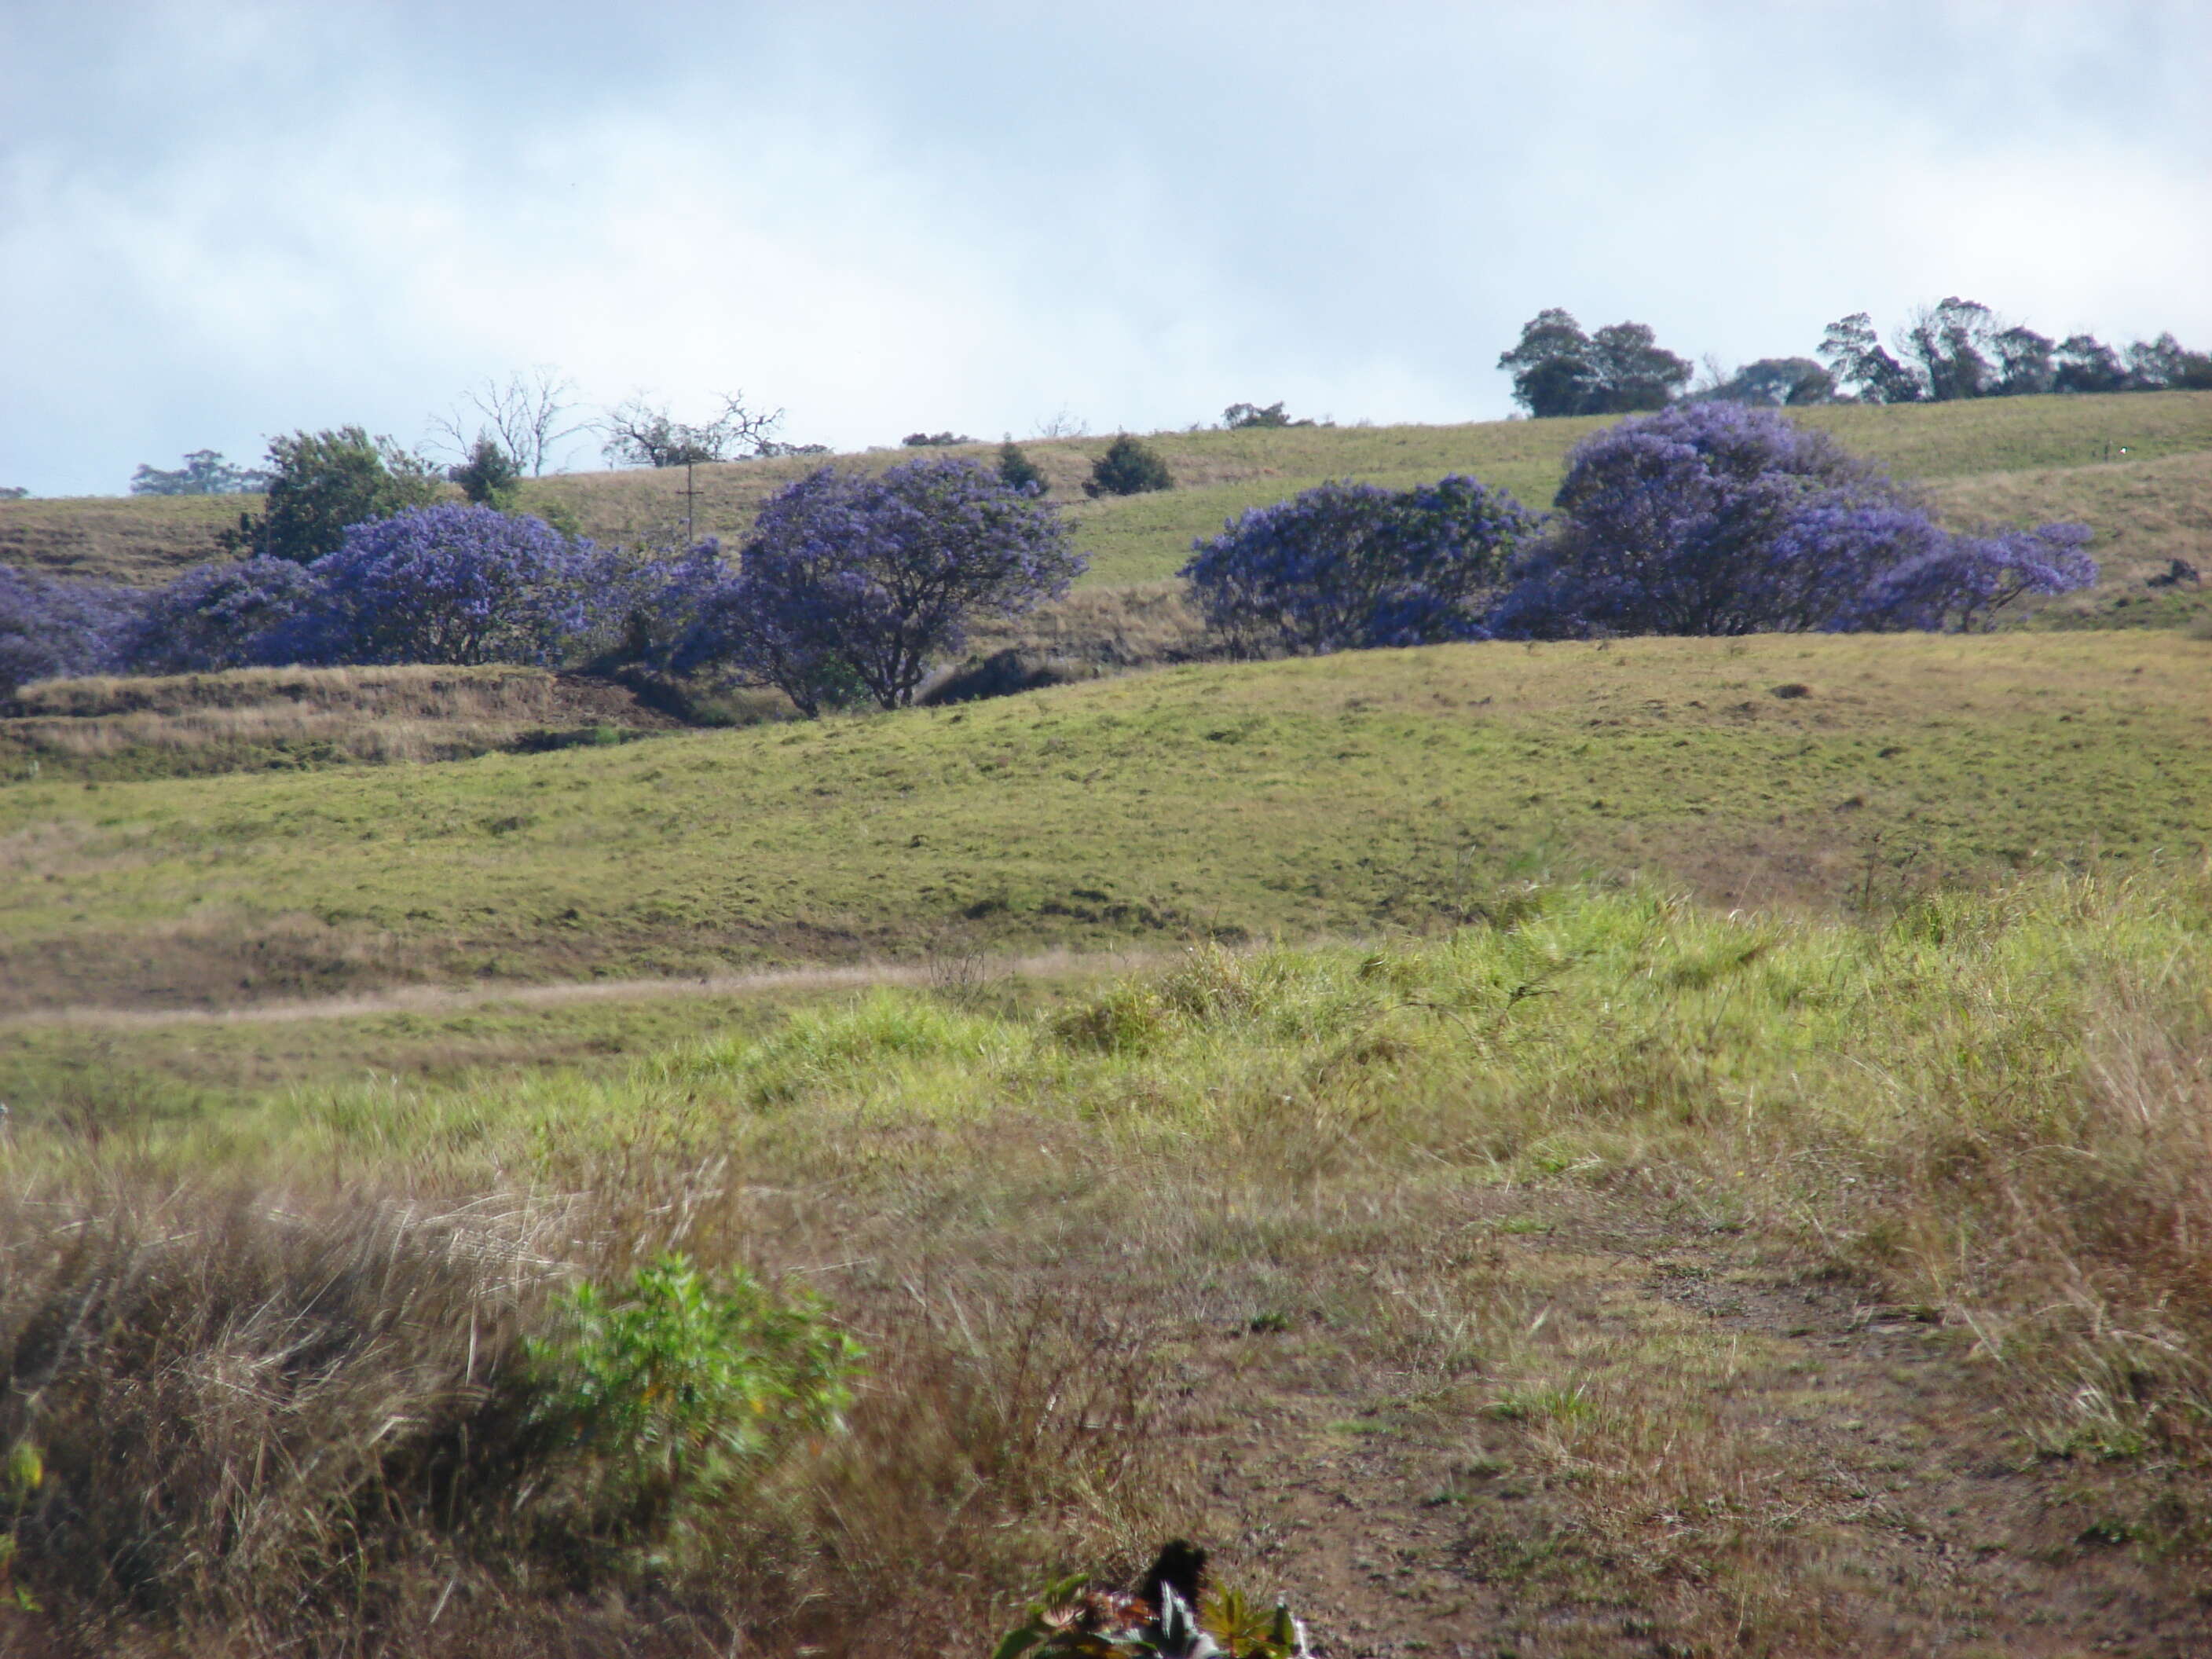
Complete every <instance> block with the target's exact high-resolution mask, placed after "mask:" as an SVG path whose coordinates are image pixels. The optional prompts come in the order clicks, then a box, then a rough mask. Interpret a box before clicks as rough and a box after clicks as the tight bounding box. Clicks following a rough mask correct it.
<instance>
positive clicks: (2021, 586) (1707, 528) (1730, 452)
mask: <svg viewBox="0 0 2212 1659" xmlns="http://www.w3.org/2000/svg"><path fill="white" fill-rule="evenodd" d="M1554 505H1555V507H1557V508H1558V513H1557V516H1556V517H1555V518H1554V520H1553V525H1552V529H1551V532H1550V533H1549V534H1548V535H1547V536H1546V537H1545V538H1543V539H1542V540H1541V542H1539V543H1536V544H1532V546H1531V547H1530V549H1529V550H1528V552H1527V553H1526V554H1525V555H1524V556H1522V559H1521V560H1520V561H1519V562H1518V563H1517V564H1516V567H1515V569H1514V572H1513V575H1514V582H1513V585H1512V586H1511V588H1510V591H1509V592H1507V593H1506V595H1505V597H1504V599H1502V600H1501V601H1500V603H1499V605H1498V607H1497V609H1496V611H1493V613H1492V617H1491V619H1490V621H1491V626H1492V629H1494V630H1495V631H1496V632H1497V633H1498V634H1499V635H1503V636H1506V637H1521V638H1553V639H1558V638H1572V637H1576V636H1579V635H1589V634H1592V633H1611V634H1749V633H1758V632H1767V631H1779V632H1790V631H1802V630H1807V629H1829V630H1836V629H1877V628H1942V629H1959V628H1967V627H1978V626H1982V625H1984V624H1986V623H1987V622H1988V621H1989V619H1990V616H1991V614H1992V613H1993V612H1994V611H1996V610H1997V609H1999V608H2001V607H2002V605H2006V604H2008V603H2010V602H2011V601H2013V600H2015V599H2019V598H2021V596H2023V595H2025V594H2028V593H2059V592H2068V591H2069V590H2071V589H2073V588H2076V587H2081V586H2087V584H2088V583H2089V582H2091V581H2093V580H2095V579H2096V565H2095V563H2094V562H2093V561H2092V560H2091V559H2090V558H2089V557H2088V556H2087V555H2086V554H2085V553H2083V552H2082V550H2081V549H2082V547H2083V545H2084V544H2086V542H2087V538H2088V532H2087V531H2086V530H2084V529H2082V528H2081V526H2069V525H2047V526H2044V527H2043V528H2041V529H2039V530H2036V531H1999V532H1985V533H1982V534H1977V535H1968V536H1960V535H1954V534H1952V533H1950V532H1946V531H1944V530H1943V529H1942V528H1941V527H1940V526H1937V525H1936V523H1935V522H1934V521H1933V520H1931V519H1930V518H1929V516H1928V514H1927V513H1926V511H1925V510H1924V509H1923V507H1920V506H1919V505H1918V504H1917V502H1916V501H1914V500H1913V499H1912V498H1911V495H1909V493H1907V492H1906V491H1905V489H1902V488H1901V487H1900V486H1899V485H1898V484H1896V483H1893V482H1892V481H1891V479H1890V478H1889V477H1887V474H1885V473H1884V472H1883V471H1881V469H1880V468H1878V467H1876V466H1875V465H1873V464H1872V463H1870V462H1868V461H1865V460H1862V459H1859V458H1857V457H1856V456H1854V455H1851V454H1850V453H1848V452H1847V451H1845V450H1844V448H1843V447H1841V446H1840V445H1838V444H1837V443H1836V442H1835V441H1834V440H1833V439H1832V438H1830V437H1828V436H1827V435H1826V434H1825V433H1821V432H1816V431H1814V430H1812V429H1810V428H1805V427H1801V426H1799V425H1797V424H1796V422H1793V421H1791V420H1790V418H1789V417H1788V416H1784V415H1783V414H1782V413H1781V412H1780V411H1779V410H1772V409H1759V408H1751V407H1746V406H1744V405H1742V404H1729V403H1701V404H1685V405H1681V406H1678V407H1676V408H1674V409H1669V410H1663V411H1662V412H1661V413H1659V414H1656V415H1651V416H1644V417H1640V418H1634V419H1630V420H1626V421H1623V422H1620V423H1619V424H1618V425H1616V426H1613V427H1610V428H1607V429H1606V430H1604V431H1602V432H1598V433H1594V434H1592V435H1590V436H1589V437H1587V438H1585V439H1583V441H1581V442H1580V443H1579V444H1577V445H1576V447H1574V448H1573V450H1571V452H1569V454H1568V458H1567V476H1566V479H1565V483H1562V484H1561V485H1560V487H1559V495H1558V498H1557V500H1556V501H1555V502H1554Z"/></svg>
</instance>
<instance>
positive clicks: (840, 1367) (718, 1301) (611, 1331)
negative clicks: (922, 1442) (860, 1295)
mask: <svg viewBox="0 0 2212 1659" xmlns="http://www.w3.org/2000/svg"><path fill="white" fill-rule="evenodd" d="M562 1315H563V1318H562V1324H563V1326H564V1328H563V1329H562V1331H561V1332H560V1334H557V1335H556V1336H553V1337H551V1338H545V1339H533V1340H531V1341H530V1342H529V1343H528V1345H527V1352H528V1358H529V1359H530V1361H531V1364H532V1366H533V1367H534V1368H535V1370H536V1372H537V1375H536V1378H535V1389H534V1392H535V1394H536V1396H537V1407H538V1409H537V1414H538V1419H539V1420H540V1422H541V1423H542V1424H543V1425H546V1426H547V1427H548V1428H550V1430H551V1431H554V1432H555V1434H556V1436H557V1437H562V1438H566V1439H568V1441H569V1442H570V1443H571V1445H572V1446H573V1448H574V1449H575V1450H576V1451H577V1452H579V1453H580V1455H581V1457H582V1460H583V1462H584V1464H585V1467H586V1469H587V1471H588V1476H587V1479H588V1480H589V1483H590V1486H591V1488H592V1497H593V1498H595V1499H596V1503H595V1505H594V1506H595V1507H597V1508H598V1509H599V1510H600V1511H601V1512H602V1514H603V1515H606V1516H611V1517H621V1518H623V1519H625V1520H626V1521H627V1523H628V1529H629V1530H631V1531H632V1532H634V1533H636V1534H646V1533H650V1532H651V1531H653V1530H655V1529H657V1528H659V1526H660V1525H662V1524H664V1523H665V1522H668V1521H669V1520H671V1519H672V1518H673V1517H674V1516H676V1514H677V1513H678V1511H679V1510H682V1509H683V1508H684V1507H685V1506H686V1505H687V1504H690V1503H691V1502H693V1501H694V1500H698V1499H703V1498H708V1497H709V1496H711V1495H712V1494H714V1493H715V1492H723V1491H726V1490H727V1489H728V1488H729V1487H730V1486H731V1485H732V1482H733V1481H735V1480H741V1479H742V1478H743V1477H744V1475H745V1474H747V1473H748V1472H749V1471H750V1470H755V1469H757V1468H758V1466H760V1465H761V1464H763V1463H764V1462H766V1461H767V1460H769V1458H771V1457H773V1456H775V1455H776V1454H777V1453H779V1452H781V1451H782V1450H784V1449H787V1447H788V1446H789V1445H791V1444H792V1443H793V1442H795V1441H798V1440H800V1439H802V1438H804V1437H819V1436H823V1435H827V1434H829V1433H830V1432H832V1431H836V1429H838V1428H839V1427H841V1426H842V1422H843V1416H844V1413H845V1410H846V1408H847V1407H848V1406H849V1405H850V1404H851V1403H852V1393H851V1389H849V1388H848V1379H850V1378H851V1377H853V1376H855V1375H856V1374H857V1373H858V1372H859V1370H860V1362H861V1359H862V1358H863V1353H862V1350H861V1348H860V1345H859V1344H858V1343H856V1342H854V1340H853V1339H852V1338H851V1337H850V1336H849V1335H848V1334H845V1333H844V1332H843V1331H842V1330H840V1329H839V1328H837V1327H836V1325H835V1324H834V1323H833V1322H831V1319H830V1317H829V1310H828V1309H827V1308H826V1307H825V1306H824V1305H823V1303H822V1302H821V1300H820V1299H819V1298H818V1297H815V1296H814V1295H813V1294H812V1293H811V1291H804V1290H797V1289H785V1290H781V1291H771V1290H770V1289H769V1288H768V1287H766V1286H764V1285H762V1284H761V1283H760V1281H759V1280H758V1279H755V1278H754V1277H753V1276H752V1275H751V1274H750V1273H746V1272H744V1270H743V1269H738V1270H735V1271H733V1272H732V1273H729V1274H727V1275H726V1276H724V1277H723V1278H721V1279H719V1280H717V1279H711V1278H709V1277H708V1276H707V1275H704V1274H702V1273H700V1272H699V1270H698V1269H697V1268H696V1267H693V1266H692V1264H691V1263H690V1261H688V1260H687V1259H686V1258H685V1257H684V1256H682V1255H664V1256H662V1257H660V1258H659V1260H657V1261H654V1262H653V1263H652V1264H651V1265H650V1266H648V1267H642V1268H640V1269H639V1270H638V1272H637V1273H636V1275H635V1278H634V1279H632V1280H631V1281H630V1283H629V1285H626V1286H624V1287H623V1289H622V1290H621V1291H619V1292H617V1293H615V1294H610V1293H609V1292H608V1291H605V1290H603V1289H602V1288H601V1287H600V1286H599V1285H593V1284H589V1283H586V1284H583V1285H577V1286H576V1287H575V1288H574V1290H573V1291H570V1292H569V1293H568V1297H567V1305H566V1307H565V1308H564V1309H563V1310H562Z"/></svg>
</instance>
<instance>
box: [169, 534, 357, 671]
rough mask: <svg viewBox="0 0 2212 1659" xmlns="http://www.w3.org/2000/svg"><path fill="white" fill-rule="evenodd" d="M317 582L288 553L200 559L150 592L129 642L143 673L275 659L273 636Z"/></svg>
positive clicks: (309, 599) (310, 599) (311, 596)
mask: <svg viewBox="0 0 2212 1659" xmlns="http://www.w3.org/2000/svg"><path fill="white" fill-rule="evenodd" d="M318 592H319V583H318V582H317V580H316V579H315V578H314V577H313V575H312V574H309V572H308V570H307V567H305V566H304V565H301V564H296V563H295V562H293V561H291V560H290V559H270V558H260V557H256V558H249V559H234V560H228V561H218V562H215V563H212V564H202V565H195V566H193V567H192V568H191V569H190V570H187V571H186V572H185V574H183V575H181V576H179V577H178V578H177V579H176V580H173V581H172V582H169V583H167V585H166V586H161V587H159V588H156V589H155V590H154V592H152V593H150V594H149V595H148V596H147V599H146V603H145V607H144V609H143V611H142V612H141V613H140V616H139V617H138V621H137V626H136V627H135V628H134V629H132V630H131V642H130V645H129V647H128V649H127V653H126V654H127V656H128V659H129V663H130V666H131V671H133V672H135V673H140V674H196V673H205V672H209V671H213V670H216V669H222V668H243V667H246V666H247V665H250V664H254V663H260V662H265V661H267V660H268V659H269V652H270V648H271V641H272V638H273V637H274V636H277V635H281V634H282V633H283V631H284V630H285V629H287V628H288V626H289V625H290V624H291V623H295V621H296V620H297V619H298V618H299V617H301V614H302V613H303V612H304V611H307V609H308V607H309V606H310V605H313V603H314V602H315V599H316V597H317V595H318Z"/></svg>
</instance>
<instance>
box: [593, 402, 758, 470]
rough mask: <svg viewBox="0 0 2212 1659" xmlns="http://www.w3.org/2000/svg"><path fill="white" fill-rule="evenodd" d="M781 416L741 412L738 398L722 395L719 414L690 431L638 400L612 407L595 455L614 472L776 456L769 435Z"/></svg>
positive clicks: (664, 412)
mask: <svg viewBox="0 0 2212 1659" xmlns="http://www.w3.org/2000/svg"><path fill="white" fill-rule="evenodd" d="M782 419H783V411H782V410H780V409H777V410H755V409H748V408H747V407H746V406H745V400H744V393H743V392H738V393H736V394H734V395H733V394H732V393H729V392H724V393H723V394H722V412H721V413H720V415H718V416H715V417H714V419H713V420H711V421H707V422H702V423H700V424H698V425H696V426H695V425H690V424H688V423H686V422H683V421H679V420H678V419H676V418H675V417H674V416H671V414H670V413H669V412H668V410H667V407H666V405H665V404H652V403H648V402H647V400H646V399H645V398H644V397H643V396H637V397H633V398H628V399H626V400H625V401H623V402H622V403H620V404H616V405H615V407H613V408H612V409H611V410H608V411H607V412H606V414H605V416H603V417H601V419H600V420H599V422H597V425H598V428H599V433H600V435H602V436H603V437H604V438H605V440H606V441H605V443H603V444H601V445H600V446H599V453H601V454H603V455H605V457H606V458H607V459H609V460H610V461H611V462H613V463H614V464H615V465H617V466H683V465H687V464H688V463H690V462H695V461H734V460H739V459H744V458H745V457H748V456H752V455H763V454H770V453H776V452H777V450H778V448H779V446H777V445H776V444H775V440H774V436H773V435H774V433H775V428H776V427H777V425H778V423H779V422H781V421H782Z"/></svg>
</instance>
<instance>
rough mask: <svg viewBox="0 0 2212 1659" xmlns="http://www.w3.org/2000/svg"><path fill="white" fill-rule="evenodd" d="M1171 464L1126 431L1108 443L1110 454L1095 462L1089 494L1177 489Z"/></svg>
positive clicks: (1142, 492) (1088, 489)
mask: <svg viewBox="0 0 2212 1659" xmlns="http://www.w3.org/2000/svg"><path fill="white" fill-rule="evenodd" d="M1174 488H1175V480H1174V479H1173V478H1172V477H1170V476H1169V475H1168V464H1167V463H1166V462H1165V461H1164V460H1162V459H1160V458H1159V457H1158V455H1157V454H1155V453H1153V452H1152V450H1151V449H1149V448H1147V447H1146V446H1145V445H1144V444H1142V443H1140V442H1139V441H1137V440H1136V439H1134V438H1133V437H1131V436H1130V435H1128V434H1127V433H1126V432H1124V433H1123V434H1121V436H1120V437H1118V438H1116V439H1115V440H1114V441H1113V442H1112V443H1110V444H1109V445H1107V446H1106V453H1104V454H1103V455H1101V456H1100V457H1099V458H1098V459H1097V460H1095V461H1093V462H1091V477H1090V479H1089V481H1088V482H1087V483H1085V484H1084V486H1083V493H1084V494H1085V495H1092V496H1097V495H1143V494H1144V493H1145V492H1146V491H1147V490H1152V489H1174Z"/></svg>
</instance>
